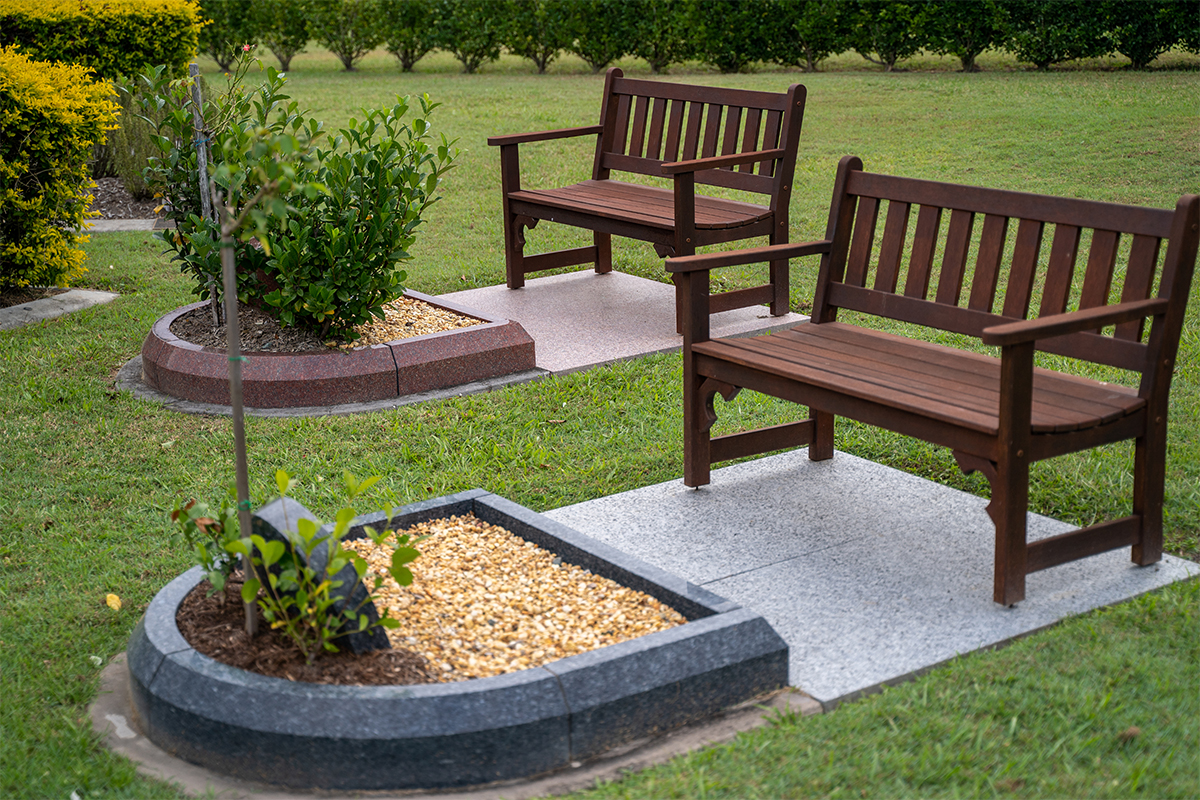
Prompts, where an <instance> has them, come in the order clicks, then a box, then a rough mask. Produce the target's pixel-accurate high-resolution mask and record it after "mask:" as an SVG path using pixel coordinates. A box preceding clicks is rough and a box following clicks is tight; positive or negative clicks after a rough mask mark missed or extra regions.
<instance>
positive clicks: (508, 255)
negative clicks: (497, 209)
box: [504, 212, 538, 289]
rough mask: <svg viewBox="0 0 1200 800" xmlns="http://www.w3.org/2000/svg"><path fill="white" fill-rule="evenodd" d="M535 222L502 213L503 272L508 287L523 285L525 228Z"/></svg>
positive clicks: (527, 218) (514, 287) (515, 287)
mask: <svg viewBox="0 0 1200 800" xmlns="http://www.w3.org/2000/svg"><path fill="white" fill-rule="evenodd" d="M537 222H538V221H537V220H536V219H530V218H529V217H521V216H518V215H516V214H511V213H507V212H506V213H505V215H504V273H505V283H506V284H507V286H508V288H510V289H520V288H521V287H522V286H524V285H525V228H526V226H528V227H530V228H532V227H533V226H535V225H537Z"/></svg>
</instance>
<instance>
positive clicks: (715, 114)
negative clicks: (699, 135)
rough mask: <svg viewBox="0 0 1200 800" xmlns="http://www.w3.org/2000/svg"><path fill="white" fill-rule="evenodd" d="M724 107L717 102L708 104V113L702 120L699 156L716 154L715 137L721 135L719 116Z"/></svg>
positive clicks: (705, 156)
mask: <svg viewBox="0 0 1200 800" xmlns="http://www.w3.org/2000/svg"><path fill="white" fill-rule="evenodd" d="M724 111H725V107H724V106H721V105H719V104H717V103H709V104H708V113H707V114H706V115H705V116H706V119H705V120H704V146H703V149H701V151H700V157H701V158H709V157H710V156H715V155H716V154H717V137H719V136H720V135H721V116H722V114H723V112H724Z"/></svg>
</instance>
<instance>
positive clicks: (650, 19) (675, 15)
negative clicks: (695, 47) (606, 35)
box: [630, 0, 692, 73]
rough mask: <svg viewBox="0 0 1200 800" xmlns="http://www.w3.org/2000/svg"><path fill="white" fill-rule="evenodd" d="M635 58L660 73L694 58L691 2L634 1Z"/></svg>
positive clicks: (667, 0) (632, 3) (674, 0)
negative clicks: (689, 28) (673, 65)
mask: <svg viewBox="0 0 1200 800" xmlns="http://www.w3.org/2000/svg"><path fill="white" fill-rule="evenodd" d="M631 6H632V8H631V11H632V12H633V18H632V19H631V20H630V26H631V33H632V36H633V43H634V44H633V54H634V55H635V56H638V57H639V58H644V59H646V62H647V63H648V64H650V69H651V70H652V71H653V72H656V73H662V72H666V71H667V68H668V67H670V66H671V65H672V64H678V63H681V62H683V61H686V60H687V59H689V58H691V52H692V44H691V39H690V38H689V35H688V16H687V12H688V8H689V6H688V0H632V2H631Z"/></svg>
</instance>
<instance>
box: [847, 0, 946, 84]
mask: <svg viewBox="0 0 1200 800" xmlns="http://www.w3.org/2000/svg"><path fill="white" fill-rule="evenodd" d="M935 13H940V12H938V11H936V10H933V9H930V8H927V4H926V3H923V2H909V3H903V2H893V1H892V0H851V3H850V24H851V34H850V42H851V44H852V45H853V47H854V49H855V50H857V51H858V54H859V55H860V56H862V57H863V58H865V59H866V60H867V61H870V62H871V63H872V64H878V65H879V66H881V67H883V69H884V72H891V71H892V70H894V69H895V68H896V62H897V61H901V60H903V59H905V58H908V57H909V56H911V55H915V54H916V53H918V52H919V51H920V50H921V49H922V48H924V47H925V45H926V44H928V37H927V35H926V31H925V16H926V14H935Z"/></svg>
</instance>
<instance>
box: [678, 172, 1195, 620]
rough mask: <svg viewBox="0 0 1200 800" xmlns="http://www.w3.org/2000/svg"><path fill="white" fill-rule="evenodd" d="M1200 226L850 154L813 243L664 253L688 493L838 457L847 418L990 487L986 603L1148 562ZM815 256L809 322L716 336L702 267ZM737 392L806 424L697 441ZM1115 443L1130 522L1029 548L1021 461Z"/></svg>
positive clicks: (1184, 203)
mask: <svg viewBox="0 0 1200 800" xmlns="http://www.w3.org/2000/svg"><path fill="white" fill-rule="evenodd" d="M885 208H886V213H885V212H884V209H885ZM947 219H948V222H947ZM980 223H981V224H980ZM881 229H882V230H881ZM1198 231H1200V197H1197V196H1196V195H1186V196H1184V197H1182V198H1180V200H1179V202H1178V203H1177V204H1176V206H1175V210H1174V211H1173V212H1172V211H1169V210H1163V209H1152V208H1139V207H1134V206H1123V205H1116V204H1112V203H1098V202H1089V201H1086V200H1073V199H1065V198H1058V197H1047V196H1042V195H1034V194H1026V193H1022V192H1010V191H997V190H993V189H983V188H977V187H970V186H959V185H954V184H947V183H935V182H933V181H925V180H911V179H907V178H898V177H893V176H888V175H878V174H870V173H867V172H863V171H862V162H861V161H860V160H859V159H857V158H854V157H847V158H844V159H842V162H841V164H840V165H839V167H838V172H837V179H836V183H835V187H834V195H833V203H832V207H831V209H830V213H829V223H828V228H827V231H826V239H825V240H823V241H820V242H810V243H807V244H792V245H780V246H774V247H764V248H757V249H752V250H743V251H737V252H732V253H713V254H703V255H693V256H688V257H684V258H673V259H669V260H668V261H667V269H668V270H669V271H671V272H672V273H673V274H674V275H675V277H676V279H677V291H678V301H679V304H680V306H681V308H682V309H683V316H684V320H685V328H684V426H685V432H684V436H685V439H684V442H685V445H684V460H685V461H684V483H685V484H687V485H688V486H701V485H703V484H706V483H708V482H709V468H710V465H711V464H713V463H715V462H718V461H724V460H728V459H732V458H738V457H742V456H747V455H753V454H757V453H763V452H768V451H771V450H777V449H782V448H785V447H792V446H799V445H805V444H807V445H808V446H809V449H808V457H809V458H810V459H813V460H822V459H827V458H831V457H832V456H833V429H834V416H835V415H841V416H846V417H851V418H853V419H857V420H860V421H862V422H865V423H868V424H871V425H875V426H879V427H882V428H887V429H890V430H892V431H896V432H899V433H902V434H906V435H909V436H913V437H917V438H919V439H923V440H925V441H928V442H932V443H934V444H938V445H944V446H946V447H949V448H951V449H952V450H953V452H954V456H955V458H956V460H957V461H958V464H959V466H960V467H961V468H962V469H963V470H964V471H965V472H967V473H970V472H973V471H976V470H979V471H981V472H982V473H983V474H984V475H986V476H987V479H988V481H989V483H990V484H991V489H992V499H991V503H990V504H989V505H988V513H989V515H990V516H991V518H992V520H993V521H994V523H995V528H996V545H995V584H994V595H993V596H994V599H995V601H996V602H998V603H1003V604H1004V605H1011V604H1013V603H1015V602H1017V601H1019V600H1021V599H1023V598H1024V596H1025V576H1026V575H1027V574H1028V573H1031V572H1036V571H1038V570H1041V569H1046V568H1048V567H1052V566H1055V565H1058V564H1062V563H1065V562H1068V561H1073V560H1075V559H1078V558H1083V557H1084V556H1089V555H1092V554H1095V553H1100V552H1104V551H1107V550H1112V549H1115V548H1118V547H1124V546H1132V557H1133V561H1134V562H1135V563H1137V564H1141V565H1146V564H1151V563H1154V562H1156V561H1158V560H1159V559H1160V558H1161V555H1162V504H1163V483H1164V477H1165V471H1166V441H1167V395H1168V391H1169V389H1170V385H1171V375H1172V370H1173V366H1174V361H1175V354H1176V351H1177V349H1178V345H1179V339H1180V333H1181V329H1182V326H1183V322H1184V313H1185V307H1186V305H1187V299H1188V291H1189V289H1190V286H1191V281H1192V273H1193V271H1194V269H1195V264H1196V250H1197V241H1198V239H1200V232H1198ZM1047 241H1048V243H1049V252H1048V256H1046V255H1044V254H1045V252H1046V248H1045V247H1044V246H1043V245H1044V243H1045V242H1047ZM1081 242H1082V243H1083V244H1085V245H1086V246H1087V256H1086V260H1085V261H1083V262H1081V263H1082V265H1083V269H1082V275H1081V276H1080V275H1079V274H1078V270H1077V261H1078V259H1077V251H1078V250H1079V249H1080V245H1081ZM813 253H821V254H822V258H821V266H820V273H819V276H818V282H817V288H816V297H815V301H814V305H813V314H812V321H811V322H810V323H802V324H800V325H797V326H795V327H793V328H792V329H790V330H787V331H782V332H777V333H773V334H770V335H768V336H760V337H755V338H748V339H720V340H710V338H709V327H708V325H709V318H708V296H707V294H708V282H709V270H710V269H714V268H719V267H724V266H731V265H736V264H745V263H753V262H754V261H756V260H757V261H767V260H777V259H781V258H794V257H797V256H803V255H810V254H813ZM935 254H937V255H940V265H939V266H938V267H937V269H936V270H935V268H934V267H935V261H938V260H939V258H935ZM972 254H974V255H973V262H974V263H973V267H972V266H970V264H969V261H970V260H971V256H972ZM1118 264H1120V266H1118ZM968 277H970V280H969V285H967V283H968V282H967V278H968ZM964 288H965V289H966V291H964ZM1068 309H1075V310H1068ZM839 311H846V312H858V314H859V315H860V318H862V317H861V315H867V316H869V317H881V318H886V319H890V320H899V321H903V322H906V323H912V324H915V325H918V326H922V327H926V328H931V329H937V330H940V331H949V332H953V333H956V334H965V335H967V336H971V337H974V338H975V339H978V340H980V341H981V342H982V344H984V345H990V346H994V347H998V348H999V349H1000V355H999V358H995V357H992V356H988V355H983V354H980V353H977V352H971V351H967V350H960V349H957V348H952V347H947V346H941V345H936V344H930V343H926V342H924V341H917V340H914V339H910V338H906V337H902V336H897V335H892V334H888V333H883V332H878V331H875V330H872V329H870V328H867V327H862V326H860V325H856V324H849V323H847V322H844V321H838V312H839ZM1032 311H1036V315H1035V314H1032V313H1031V312H1032ZM1147 319H1152V320H1153V324H1152V325H1149V326H1147V325H1146V324H1145V323H1146V320H1147ZM1147 327H1148V329H1149V330H1148V331H1147V330H1146V329H1147ZM1036 351H1043V352H1046V353H1054V354H1059V355H1063V356H1069V357H1072V358H1075V359H1080V360H1082V361H1089V362H1094V363H1096V364H1102V365H1108V366H1111V367H1116V368H1120V369H1123V370H1129V371H1131V372H1135V373H1138V374H1139V376H1140V378H1139V380H1138V382H1137V383H1136V385H1137V387H1138V388H1136V389H1131V388H1126V387H1124V386H1120V385H1116V384H1108V383H1101V382H1098V381H1095V380H1091V379H1088V378H1084V377H1079V376H1075V375H1069V374H1064V373H1060V372H1053V371H1050V370H1047V369H1041V368H1037V367H1035V366H1034V353H1035V352H1036ZM1068 363H1070V362H1068ZM742 388H745V389H751V390H754V391H757V392H763V393H765V394H768V395H772V396H774V397H779V398H783V399H786V400H790V401H792V402H795V403H799V404H801V405H805V406H808V407H809V417H808V418H807V419H805V420H803V421H800V422H795V423H791V424H786V425H780V426H776V427H773V428H767V429H762V430H758V431H749V432H744V433H736V434H731V435H728V436H721V437H712V438H710V435H709V430H710V428H711V427H712V424H713V422H714V421H715V419H716V417H715V414H714V411H713V401H714V396H715V395H716V394H718V393H719V394H721V395H722V396H723V397H724V398H725V399H726V400H727V401H728V400H731V399H732V398H733V396H734V395H735V394H737V392H738V391H739V390H740V389H742ZM1128 439H1132V440H1134V442H1135V446H1134V465H1133V475H1134V478H1133V481H1134V483H1133V508H1132V513H1131V514H1130V515H1129V516H1125V517H1122V518H1120V519H1116V520H1111V521H1108V522H1102V523H1099V524H1095V525H1090V526H1088V527H1086V528H1083V529H1080V530H1077V531H1073V532H1070V533H1066V534H1063V535H1060V536H1055V537H1052V538H1049V539H1043V540H1041V541H1036V542H1032V543H1027V542H1026V530H1025V525H1026V510H1027V505H1028V494H1029V466H1030V464H1032V463H1033V462H1035V461H1040V460H1042V459H1046V458H1051V457H1054V456H1058V455H1063V454H1066V453H1071V452H1075V451H1079V450H1085V449H1088V448H1093V447H1097V446H1099V445H1101V444H1105V443H1108V442H1118V441H1124V440H1128ZM863 490H864V491H865V492H866V491H870V489H869V487H864V488H863Z"/></svg>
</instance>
